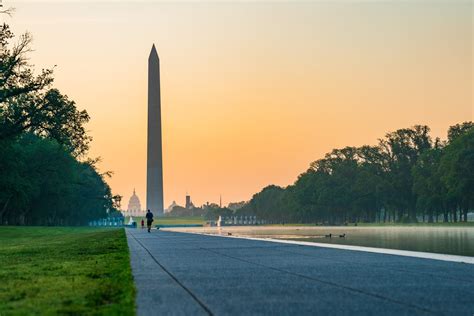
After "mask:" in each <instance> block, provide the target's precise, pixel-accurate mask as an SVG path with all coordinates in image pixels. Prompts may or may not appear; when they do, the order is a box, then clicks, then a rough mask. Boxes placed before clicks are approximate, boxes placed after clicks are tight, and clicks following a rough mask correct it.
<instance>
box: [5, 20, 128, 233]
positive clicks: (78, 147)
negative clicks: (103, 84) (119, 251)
mask: <svg viewBox="0 0 474 316" xmlns="http://www.w3.org/2000/svg"><path fill="white" fill-rule="evenodd" d="M13 38H14V35H13V33H12V32H11V30H10V28H9V26H8V25H7V24H3V25H2V26H1V27H0V224H21V225H22V224H28V225H81V224H85V223H87V222H88V221H90V220H92V219H98V218H101V217H105V216H107V214H110V213H111V212H114V211H115V210H116V206H117V205H116V202H117V201H119V197H117V196H112V193H111V190H110V187H109V186H108V185H107V183H106V182H105V179H104V176H103V175H101V174H99V173H98V171H97V170H96V168H95V166H94V163H93V162H94V161H95V160H91V159H85V160H84V159H83V158H86V154H87V150H88V148H89V143H90V141H91V137H90V136H88V135H87V133H86V130H85V127H84V125H85V124H86V123H87V122H88V121H89V119H90V118H89V115H88V114H87V112H86V111H85V110H78V109H77V107H76V104H75V102H74V101H72V100H71V99H69V97H68V96H67V95H64V94H62V93H61V92H60V91H59V90H58V89H55V88H54V87H52V83H53V71H52V69H46V70H42V71H41V72H40V73H39V74H38V75H35V71H34V68H33V66H32V65H30V64H29V63H28V53H29V52H31V48H30V45H31V39H32V37H31V35H30V34H28V33H27V34H23V35H21V36H20V37H19V39H18V42H17V43H16V44H12V40H13Z"/></svg>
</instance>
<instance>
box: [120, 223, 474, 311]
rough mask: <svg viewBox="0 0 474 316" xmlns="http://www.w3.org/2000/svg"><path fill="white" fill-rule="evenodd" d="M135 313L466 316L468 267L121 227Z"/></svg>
mask: <svg viewBox="0 0 474 316" xmlns="http://www.w3.org/2000/svg"><path fill="white" fill-rule="evenodd" d="M127 237H128V244H129V247H130V254H131V263H132V270H133V275H134V278H135V282H136V287H137V290H138V293H137V306H138V308H137V313H138V315H158V314H159V315H206V314H207V315H249V314H252V315H255V314H260V315H289V314H291V315H302V314H303V315H310V314H311V315H316V314H317V315H325V314H328V315H354V314H363V315H429V314H436V315H467V316H472V315H474V265H472V264H463V263H455V262H445V261H437V260H430V259H420V258H410V257H401V256H394V255H385V254H377V253H366V252H359V251H350V250H340V249H329V248H320V247H309V246H299V245H291V244H278V243H273V242H265V241H255V240H245V239H237V238H226V237H215V236H204V235H195V234H185V233H176V232H165V231H156V230H155V231H152V233H151V234H148V233H147V232H146V231H145V230H140V229H127Z"/></svg>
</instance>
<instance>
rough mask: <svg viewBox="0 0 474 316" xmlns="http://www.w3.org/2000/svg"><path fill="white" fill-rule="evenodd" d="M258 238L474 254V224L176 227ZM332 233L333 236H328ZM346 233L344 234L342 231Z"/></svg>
mask: <svg viewBox="0 0 474 316" xmlns="http://www.w3.org/2000/svg"><path fill="white" fill-rule="evenodd" d="M173 230H176V231H188V232H200V233H209V234H222V235H229V234H231V235H233V236H245V237H256V238H277V239H288V240H303V241H309V242H318V243H331V244H343V245H354V246H366V247H376V248H389V249H399V250H411V251H422V252H432V253H442V254H452V255H461V256H473V257H474V227H416V226H415V227H346V226H340V227H320V226H319V227H308V226H301V227H295V226H293V227H285V226H282V227H275V226H227V227H222V228H218V227H202V228H186V229H173ZM329 234H331V235H332V238H329V237H327V235H329ZM343 234H345V237H344V238H341V237H339V235H343Z"/></svg>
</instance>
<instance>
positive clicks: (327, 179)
mask: <svg viewBox="0 0 474 316" xmlns="http://www.w3.org/2000/svg"><path fill="white" fill-rule="evenodd" d="M429 132H430V129H429V127H428V126H425V125H416V126H413V127H411V128H404V129H399V130H396V131H394V132H390V133H387V134H386V135H385V137H384V138H382V139H379V142H378V144H377V145H376V146H362V147H345V148H342V149H334V150H332V151H331V152H330V153H328V154H326V155H325V157H324V158H323V159H319V160H317V161H314V162H313V163H311V164H310V167H309V169H308V170H307V171H306V172H304V173H302V174H300V175H299V177H298V179H297V180H296V182H295V183H294V184H293V185H289V186H288V187H285V188H283V187H279V186H276V185H270V186H267V187H265V188H264V189H263V190H262V191H261V192H259V193H257V194H255V195H254V196H253V197H252V199H251V200H250V201H249V202H248V203H246V204H245V206H243V207H242V208H240V209H239V210H237V214H239V215H257V216H258V217H259V218H262V219H268V220H272V221H280V222H300V223H324V224H344V223H357V222H417V221H427V222H437V221H443V222H449V221H451V222H457V221H467V214H468V212H469V211H470V210H473V209H474V123H473V122H464V123H461V124H457V125H454V126H451V127H449V130H448V139H447V140H445V141H441V140H440V139H439V138H436V139H434V140H433V139H432V137H431V136H430V135H429Z"/></svg>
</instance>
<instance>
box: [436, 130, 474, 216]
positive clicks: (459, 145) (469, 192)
mask: <svg viewBox="0 0 474 316" xmlns="http://www.w3.org/2000/svg"><path fill="white" fill-rule="evenodd" d="M440 168H441V172H442V181H443V183H444V184H445V185H446V187H447V194H448V196H449V198H451V199H452V200H453V201H454V203H455V208H454V211H455V212H456V209H457V208H459V209H460V210H461V211H462V214H463V220H464V221H467V212H468V210H470V209H473V208H474V176H473V175H474V127H471V128H470V129H468V130H467V131H466V132H464V133H463V134H462V135H461V136H457V137H456V138H454V139H453V141H452V142H450V143H449V144H448V146H446V149H445V154H444V155H443V157H442V158H441V162H440ZM454 215H455V213H454Z"/></svg>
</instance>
